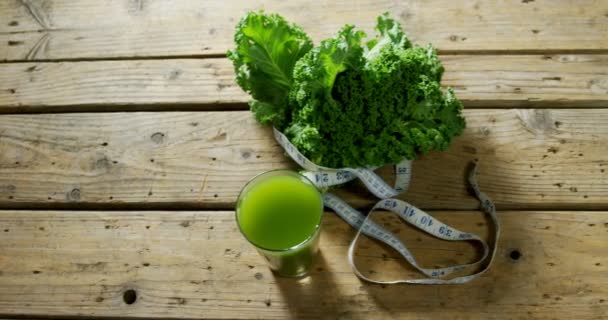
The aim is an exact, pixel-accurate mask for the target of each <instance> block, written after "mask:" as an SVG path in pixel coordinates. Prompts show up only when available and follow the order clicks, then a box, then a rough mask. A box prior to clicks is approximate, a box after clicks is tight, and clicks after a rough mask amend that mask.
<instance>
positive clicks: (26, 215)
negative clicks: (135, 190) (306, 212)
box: [0, 211, 608, 320]
mask: <svg viewBox="0 0 608 320" xmlns="http://www.w3.org/2000/svg"><path fill="white" fill-rule="evenodd" d="M433 215H435V216H436V217H438V218H439V219H441V220H443V221H445V222H447V223H448V224H451V225H453V226H454V227H457V228H460V229H463V230H466V231H470V232H474V233H477V234H480V235H482V236H484V235H486V230H487V229H488V227H487V226H486V225H485V223H486V220H485V219H484V217H483V216H482V215H481V214H480V213H479V212H440V213H438V212H435V213H433ZM499 216H500V218H501V222H502V226H503V237H502V239H501V241H500V243H499V250H498V253H497V259H496V262H495V264H494V265H493V266H492V268H491V270H490V272H489V273H487V274H485V275H484V276H482V277H481V278H479V279H477V280H475V281H473V282H472V283H469V284H466V285H458V286H408V285H398V286H379V285H371V284H367V283H364V282H361V281H360V280H358V279H357V278H356V277H355V275H354V274H353V273H352V271H351V270H350V267H349V266H348V264H347V261H346V253H347V247H348V244H349V242H350V240H351V239H352V237H353V235H354V232H353V229H351V228H350V227H349V226H348V225H347V224H346V223H344V222H343V221H341V220H339V219H338V218H336V217H335V216H334V215H333V214H327V215H326V217H325V218H324V223H323V229H322V230H323V231H322V234H321V242H320V244H321V255H320V258H319V259H318V262H317V264H316V267H315V269H314V271H313V273H312V275H311V277H309V278H307V279H304V280H294V279H286V278H275V277H274V276H273V275H272V274H271V272H270V271H269V269H268V268H267V267H266V265H265V261H264V260H263V259H262V258H261V257H260V256H259V255H258V254H257V253H256V252H255V250H254V249H253V247H252V246H251V245H249V244H248V243H247V242H246V241H245V240H244V238H243V237H242V236H241V235H240V234H239V233H238V231H237V229H236V224H235V222H234V218H233V217H234V216H233V213H232V212H201V211H198V212H188V211H180V212H155V211H148V212H136V211H131V212H120V211H118V212H117V211H111V212H103V211H92V212H86V211H78V212H70V211H1V212H0V270H1V274H0V289H1V290H0V314H1V315H2V316H9V317H10V316H11V315H25V316H58V317H61V316H93V317H102V316H107V317H121V318H122V317H128V316H137V317H145V318H205V319H215V318H248V319H254V318H255V319H295V318H298V319H342V318H348V319H370V318H374V319H393V318H399V319H429V318H433V319H435V318H441V317H443V316H445V315H446V314H449V315H450V316H451V317H452V318H455V319H598V320H599V319H603V318H605V315H606V314H607V313H608V302H607V301H606V300H607V299H606V297H607V296H608V278H607V277H605V275H606V272H608V269H607V266H608V257H607V256H606V254H605V244H606V241H608V233H607V232H606V231H607V230H608V227H607V226H608V219H607V217H608V212H575V213H573V212H500V213H499ZM384 221H385V223H386V224H391V225H392V229H395V230H394V231H396V232H399V235H400V236H401V238H402V239H403V240H405V241H406V243H407V244H408V245H409V246H410V248H411V249H412V251H413V253H414V254H415V255H417V256H418V257H419V258H420V259H421V260H422V261H423V262H424V263H426V264H427V265H433V264H435V265H445V264H453V263H455V262H460V261H469V260H470V259H473V257H474V256H475V255H476V250H475V249H474V248H473V247H468V246H466V245H455V246H453V245H452V244H446V243H444V242H441V241H439V240H435V239H430V238H429V237H427V236H425V235H422V234H420V233H418V232H416V231H413V230H410V229H409V228H406V227H404V226H403V225H402V223H401V222H398V221H396V219H394V218H384ZM515 251H517V252H518V253H519V256H517V254H515V253H513V252H515ZM513 257H518V259H514V258H513ZM357 263H358V264H359V265H360V266H361V267H362V268H363V269H364V270H365V269H366V268H370V270H373V272H372V273H373V274H375V275H378V276H380V275H382V276H387V277H388V276H401V277H404V276H409V275H410V271H408V269H407V267H405V266H404V265H402V264H400V263H398V261H397V260H396V259H393V253H392V252H390V251H388V249H386V248H384V247H381V246H380V245H378V244H375V243H371V242H367V243H363V242H362V243H361V247H360V249H359V250H358V255H357ZM127 290H134V292H135V295H136V298H135V302H134V303H132V304H130V305H129V304H126V303H125V302H124V300H123V296H124V293H125V292H126V291H127Z"/></svg>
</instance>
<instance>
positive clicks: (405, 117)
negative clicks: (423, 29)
mask: <svg viewBox="0 0 608 320" xmlns="http://www.w3.org/2000/svg"><path fill="white" fill-rule="evenodd" d="M376 30H377V32H378V35H377V36H376V38H374V39H372V40H369V41H367V42H365V43H364V42H363V40H364V38H365V36H366V35H365V33H364V32H362V31H357V30H356V29H355V27H354V26H352V25H346V26H344V27H343V28H342V29H341V30H340V31H339V32H338V34H337V35H336V36H335V37H333V38H330V39H326V40H324V41H322V42H321V43H320V44H319V46H317V47H314V48H313V45H312V41H311V40H310V38H309V37H308V36H307V35H306V34H305V33H304V32H303V31H302V29H301V28H300V27H298V26H295V25H293V24H290V23H288V22H286V21H285V20H284V19H283V18H282V17H281V16H279V15H277V14H265V13H263V12H250V13H248V14H247V15H246V16H245V17H244V18H243V19H242V20H241V21H240V22H239V24H238V25H237V31H236V34H235V42H236V48H235V49H234V50H231V51H229V52H228V57H229V58H230V59H231V60H232V61H233V63H234V66H235V71H236V74H237V83H238V84H239V85H240V86H241V88H243V89H244V90H245V91H247V92H249V93H250V94H251V96H252V97H253V100H252V101H250V106H251V110H252V111H253V112H254V114H255V117H256V119H257V120H258V121H259V122H260V123H262V124H271V125H273V126H275V127H276V128H277V129H279V130H280V131H282V132H284V133H285V134H286V135H287V137H288V138H289V140H290V141H291V142H292V143H293V144H294V145H295V147H296V148H298V150H300V152H302V153H303V154H304V155H305V156H306V157H308V158H309V159H310V160H311V161H313V162H314V163H316V164H318V165H322V166H327V167H334V168H340V167H365V166H380V165H385V164H390V163H396V162H398V161H400V160H402V159H403V158H407V159H415V158H416V156H417V155H419V154H423V153H426V152H429V151H431V150H445V149H447V148H448V146H449V144H450V142H451V140H452V138H453V137H454V136H457V135H460V134H461V133H462V131H463V129H464V127H465V121H464V119H463V118H462V116H461V109H462V104H461V103H460V101H458V99H457V98H456V97H455V96H454V93H453V92H452V90H451V89H447V90H445V91H444V90H442V89H441V86H440V81H441V76H442V74H443V71H444V69H443V66H442V65H441V62H440V61H439V58H438V57H437V54H436V52H435V50H434V49H433V48H432V47H431V46H430V45H429V46H428V47H426V48H423V47H419V46H414V45H413V44H412V43H411V41H410V40H409V39H408V38H407V36H406V35H405V33H404V32H403V30H402V29H401V26H400V24H399V23H397V22H396V21H394V20H393V19H391V18H390V17H389V16H388V14H383V15H381V16H379V17H378V22H377V25H376Z"/></svg>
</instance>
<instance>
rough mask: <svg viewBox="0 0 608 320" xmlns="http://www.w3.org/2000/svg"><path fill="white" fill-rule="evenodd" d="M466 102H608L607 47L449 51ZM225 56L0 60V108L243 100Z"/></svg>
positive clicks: (449, 77) (207, 104) (228, 105)
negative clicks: (569, 51)
mask: <svg viewBox="0 0 608 320" xmlns="http://www.w3.org/2000/svg"><path fill="white" fill-rule="evenodd" d="M441 58H442V60H443V63H444V65H445V68H446V73H445V77H444V82H443V84H444V85H445V86H450V87H453V88H454V89H455V91H456V93H457V95H458V97H459V98H460V99H461V100H462V101H463V102H464V104H465V106H467V107H500V108H502V107H515V106H519V107H530V106H535V107H560V106H562V107H605V106H608V55H523V56H505V55H478V56H472V55H452V56H450V55H448V56H442V57H441ZM248 99H249V96H248V95H247V94H246V93H245V92H243V91H242V90H241V89H240V88H239V87H238V86H237V85H236V83H235V81H234V72H233V67H232V64H231V62H230V61H229V60H227V59H223V58H215V59H176V60H126V61H95V62H90V61H88V62H55V63H53V62H48V63H44V62H43V63H9V64H0V113H7V112H27V111H36V112H40V111H50V112H53V111H83V110H92V111H99V110H117V111H125V110H174V109H175V108H180V109H192V108H197V109H200V110H209V109H233V108H241V109H243V108H246V107H247V106H246V105H245V102H246V101H247V100H248Z"/></svg>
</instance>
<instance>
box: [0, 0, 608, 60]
mask: <svg viewBox="0 0 608 320" xmlns="http://www.w3.org/2000/svg"><path fill="white" fill-rule="evenodd" d="M250 9H265V10H266V11H269V12H277V13H280V14H282V15H284V16H285V17H286V18H287V19H289V20H290V21H293V22H295V23H297V24H299V25H301V26H302V27H303V28H304V30H306V32H307V33H308V34H310V35H311V37H312V38H313V39H314V40H315V41H316V42H317V43H318V41H319V40H321V39H324V38H327V37H329V36H331V35H333V34H334V33H335V32H336V31H337V30H338V28H340V27H341V26H342V25H344V24H346V23H351V24H355V25H357V26H358V27H360V28H362V29H363V30H365V31H367V32H368V34H372V32H373V31H372V28H373V26H374V24H375V19H376V17H377V16H378V15H379V14H380V13H382V12H385V11H389V12H390V13H392V15H393V16H394V17H395V18H397V19H398V20H399V21H400V22H401V23H402V24H403V26H404V28H405V30H406V31H407V32H408V34H410V35H411V37H412V38H413V39H414V40H415V41H417V42H421V43H423V44H426V43H428V42H431V43H433V44H434V45H435V46H436V47H437V48H439V50H441V51H443V52H462V51H468V52H472V51H477V52H488V51H503V52H542V53H546V52H549V51H560V50H565V51H577V50H580V51H595V52H606V50H608V23H607V22H608V16H607V15H608V3H607V2H606V1H603V0H581V1H566V0H560V1H556V0H524V1H522V0H509V1H492V2H483V1H449V0H433V1H420V2H412V1H392V0H383V1H371V0H359V1H354V2H353V1H344V0H341V1H325V2H321V3H315V5H311V3H310V2H309V1H260V0H256V1H236V0H229V1H212V0H207V1H171V2H167V1H162V0H135V1H131V0H129V1H127V0H123V1H118V0H115V1H109V0H106V1H97V0H85V1H70V0H46V1H32V0H7V1H2V2H0V21H2V23H1V24H0V43H1V44H2V45H1V46H0V60H5V61H15V60H53V59H99V58H102V59H103V58H120V57H168V56H204V55H223V54H224V53H225V52H226V50H227V49H228V48H230V47H231V46H232V36H233V33H234V28H235V24H236V22H237V21H238V20H239V19H240V18H241V17H242V16H243V15H244V14H245V12H246V11H247V10H250Z"/></svg>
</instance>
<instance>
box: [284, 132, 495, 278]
mask: <svg viewBox="0 0 608 320" xmlns="http://www.w3.org/2000/svg"><path fill="white" fill-rule="evenodd" d="M273 131H274V137H275V139H276V140H277V142H278V143H279V144H280V145H281V147H283V149H284V150H285V152H287V154H288V155H289V156H290V157H291V158H292V159H293V160H294V161H295V162H296V163H297V164H298V165H300V166H301V167H302V168H304V169H305V170H307V171H305V172H303V173H302V174H303V175H304V176H306V177H307V178H308V179H309V180H310V181H312V182H313V183H314V184H315V185H316V186H317V187H318V188H327V187H330V186H336V185H340V184H343V183H346V182H349V181H351V180H354V179H359V180H361V181H362V182H363V184H365V186H366V187H367V189H368V190H369V191H370V192H372V193H373V194H374V195H375V196H376V197H378V198H380V199H382V200H380V201H379V202H378V203H376V205H374V207H373V208H372V209H371V210H370V211H369V213H368V214H367V215H363V214H362V213H361V212H359V211H357V210H356V209H354V208H353V207H351V206H350V205H348V204H347V203H346V202H344V201H343V200H342V199H340V198H339V197H337V196H336V195H334V194H331V193H329V192H326V193H324V194H323V204H324V205H325V206H326V207H329V208H331V209H333V210H334V211H335V212H336V214H337V215H338V216H339V217H340V218H342V219H343V220H344V221H346V222H347V223H348V224H350V225H351V226H352V227H353V228H355V229H357V234H356V235H355V238H354V239H353V240H352V242H351V244H350V247H349V249H348V262H349V264H350V266H351V267H352V269H353V271H354V273H355V274H356V275H357V276H358V277H359V278H361V279H363V280H366V281H369V282H372V283H378V284H395V283H416V284H454V283H466V282H469V281H471V280H473V279H475V278H477V277H479V276H480V275H482V274H483V273H485V272H486V271H487V270H488V269H489V268H490V265H491V264H492V261H493V260H494V257H495V256H496V247H497V244H498V237H499V234H500V224H499V222H498V218H497V216H496V208H495V207H494V204H493V203H492V200H491V199H490V198H489V197H488V196H487V195H486V194H485V193H483V192H481V190H480V189H479V185H478V183H477V180H476V176H477V165H476V164H475V165H474V166H473V168H472V169H471V170H470V171H469V176H468V182H469V185H470V186H471V188H472V189H473V192H474V194H475V196H476V197H477V199H479V201H480V202H481V209H482V210H483V211H484V212H485V213H487V214H488V215H489V216H490V218H491V219H492V224H493V226H494V235H495V236H494V245H493V246H492V248H491V249H490V247H489V246H488V244H487V243H486V242H485V241H483V240H482V239H481V238H480V237H478V236H477V235H474V234H471V233H467V232H462V231H460V230H457V229H456V228H453V227H450V226H448V225H447V224H445V223H443V222H441V221H439V220H438V219H437V218H435V217H433V216H431V215H429V214H427V213H426V212H424V211H422V210H420V209H418V208H416V207H414V206H413V205H411V204H409V203H407V202H405V201H402V200H399V199H392V198H393V197H395V196H397V195H399V194H401V193H403V192H405V191H406V190H407V189H408V187H409V184H410V180H411V176H412V161H411V160H407V159H406V160H403V161H401V162H399V163H397V164H396V165H395V175H396V178H395V184H394V186H392V187H391V186H390V185H389V184H387V183H386V182H385V181H384V180H383V179H382V178H381V177H380V176H378V175H377V174H376V173H375V172H374V171H373V170H375V169H377V167H369V168H341V169H334V168H328V167H323V166H318V165H316V164H314V163H313V162H312V161H310V160H308V159H307V158H306V157H305V156H304V155H303V154H302V153H301V152H300V151H298V149H297V148H296V147H295V146H294V145H293V144H292V143H291V142H290V141H289V139H287V137H286V136H285V135H284V134H283V133H281V132H280V131H278V130H277V129H276V128H273ZM377 210H388V211H391V212H394V213H395V214H397V215H398V216H399V217H400V218H401V219H402V220H404V221H405V222H407V223H409V224H411V225H412V226H414V227H416V228H418V229H420V230H422V231H424V232H426V233H428V234H430V235H432V236H434V237H436V238H439V239H442V240H447V241H476V242H479V243H481V245H482V247H483V255H482V257H481V258H480V259H479V260H477V261H475V262H472V263H468V264H462V265H455V266H450V267H445V268H423V267H421V266H420V265H419V264H418V262H417V261H416V259H415V258H414V256H413V255H412V253H411V252H410V251H409V250H408V248H407V247H406V246H405V244H403V242H402V241H401V240H399V238H398V237H396V236H395V235H394V234H393V233H392V232H390V231H389V230H387V229H386V228H384V227H382V226H380V225H378V224H376V223H375V222H373V221H372V220H371V217H372V215H373V214H374V213H375V212H376V211H377ZM361 234H365V235H366V236H368V237H371V238H374V239H377V240H378V241H381V242H383V243H385V244H387V245H388V246H390V247H391V248H393V249H395V250H396V251H397V252H398V253H399V254H400V255H401V256H402V257H403V258H404V259H405V260H406V261H407V262H408V263H409V264H410V265H412V266H413V267H414V268H416V270H418V271H420V272H421V273H422V274H424V275H426V276H427V277H428V278H420V279H400V280H394V281H378V280H373V279H370V278H368V277H366V276H365V275H364V274H363V273H361V272H360V271H359V269H358V268H357V266H356V264H355V263H354V252H355V248H356V245H357V242H358V240H359V238H360V236H361ZM488 256H489V257H490V260H489V262H488V263H487V264H486V265H485V266H484V267H483V269H482V270H480V271H478V272H475V273H473V274H470V275H466V276H459V277H455V278H451V279H441V278H443V277H446V276H448V275H450V274H452V273H454V272H457V271H461V270H464V269H467V268H471V267H475V266H479V265H481V264H482V263H483V262H484V261H485V260H486V259H487V258H488Z"/></svg>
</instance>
